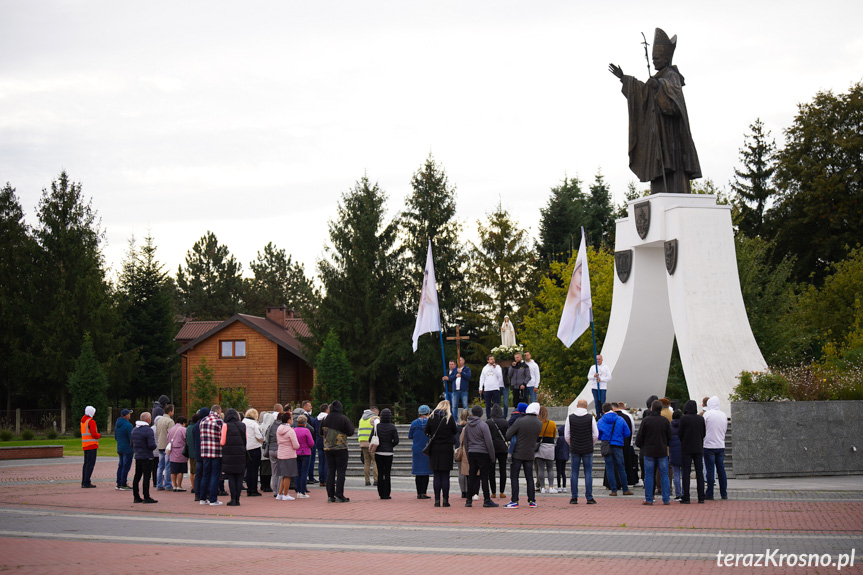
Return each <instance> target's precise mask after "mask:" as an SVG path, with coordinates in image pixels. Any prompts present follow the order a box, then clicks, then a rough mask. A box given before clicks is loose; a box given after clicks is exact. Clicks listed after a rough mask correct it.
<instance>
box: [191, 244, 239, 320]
mask: <svg viewBox="0 0 863 575" xmlns="http://www.w3.org/2000/svg"><path fill="white" fill-rule="evenodd" d="M242 271H243V265H242V264H241V263H239V262H238V261H237V260H236V259H235V258H234V256H233V255H231V253H230V251H229V250H228V247H227V246H224V245H221V244H219V240H217V239H216V235H215V234H214V233H213V232H207V234H206V235H205V236H203V237H202V238H201V239H200V240H198V241H197V242H195V245H194V246H192V249H191V251H189V252H187V253H186V267H185V269H184V268H183V267H182V266H180V267H179V268H178V269H177V298H178V300H179V301H178V306H177V307H178V308H179V310H180V313H182V314H184V315H185V316H187V317H191V318H194V319H196V320H222V319H227V318H229V317H231V316H232V315H234V314H236V313H237V312H239V311H241V305H242V292H243V278H242V277H241V276H242Z"/></svg>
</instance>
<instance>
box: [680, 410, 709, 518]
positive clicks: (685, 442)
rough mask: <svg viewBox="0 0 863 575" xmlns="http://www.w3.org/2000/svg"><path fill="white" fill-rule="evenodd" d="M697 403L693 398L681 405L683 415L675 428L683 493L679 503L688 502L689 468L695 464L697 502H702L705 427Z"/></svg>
mask: <svg viewBox="0 0 863 575" xmlns="http://www.w3.org/2000/svg"><path fill="white" fill-rule="evenodd" d="M697 412H698V404H697V403H695V401H693V400H691V399H690V400H689V401H687V402H686V403H685V404H684V405H683V417H681V418H680V427H679V428H678V429H677V437H678V438H679V439H680V463H681V466H680V473H681V477H682V478H683V493H682V497H681V499H680V502H681V503H686V504H688V503H689V470H690V468H691V465H692V464H693V463H694V464H695V481H696V487H695V489H696V491H697V493H698V502H699V503H704V468H703V467H702V460H701V457H702V450H703V447H704V436H705V435H706V433H707V427H706V425H705V423H704V418H703V417H701V416H700V415H698V414H697Z"/></svg>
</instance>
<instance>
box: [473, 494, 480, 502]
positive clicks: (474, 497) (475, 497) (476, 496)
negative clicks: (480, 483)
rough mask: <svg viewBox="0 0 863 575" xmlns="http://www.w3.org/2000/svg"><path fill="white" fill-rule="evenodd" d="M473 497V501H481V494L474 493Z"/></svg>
mask: <svg viewBox="0 0 863 575" xmlns="http://www.w3.org/2000/svg"><path fill="white" fill-rule="evenodd" d="M471 499H472V500H473V501H479V495H474V496H473V497H471Z"/></svg>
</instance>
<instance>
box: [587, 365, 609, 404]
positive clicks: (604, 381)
mask: <svg viewBox="0 0 863 575" xmlns="http://www.w3.org/2000/svg"><path fill="white" fill-rule="evenodd" d="M597 366H599V370H597ZM587 381H588V383H589V384H590V386H591V391H593V407H594V409H595V410H596V413H602V406H603V405H605V394H606V392H607V391H608V382H610V381H611V370H610V369H609V368H608V366H607V365H604V364H603V363H602V356H601V355H597V356H596V364H595V365H591V366H590V371H588V372H587Z"/></svg>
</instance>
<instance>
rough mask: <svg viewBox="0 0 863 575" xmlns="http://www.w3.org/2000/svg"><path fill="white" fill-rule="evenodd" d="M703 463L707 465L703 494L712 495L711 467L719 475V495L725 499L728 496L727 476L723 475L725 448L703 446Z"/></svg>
mask: <svg viewBox="0 0 863 575" xmlns="http://www.w3.org/2000/svg"><path fill="white" fill-rule="evenodd" d="M704 465H705V467H707V478H706V482H707V489H705V490H704V495H705V496H706V497H708V498H710V497H713V468H714V467H715V468H716V474H717V475H718V476H719V495H720V496H721V497H722V498H723V499H725V498H727V497H728V478H727V477H726V476H725V450H724V449H710V448H708V447H705V448H704Z"/></svg>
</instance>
